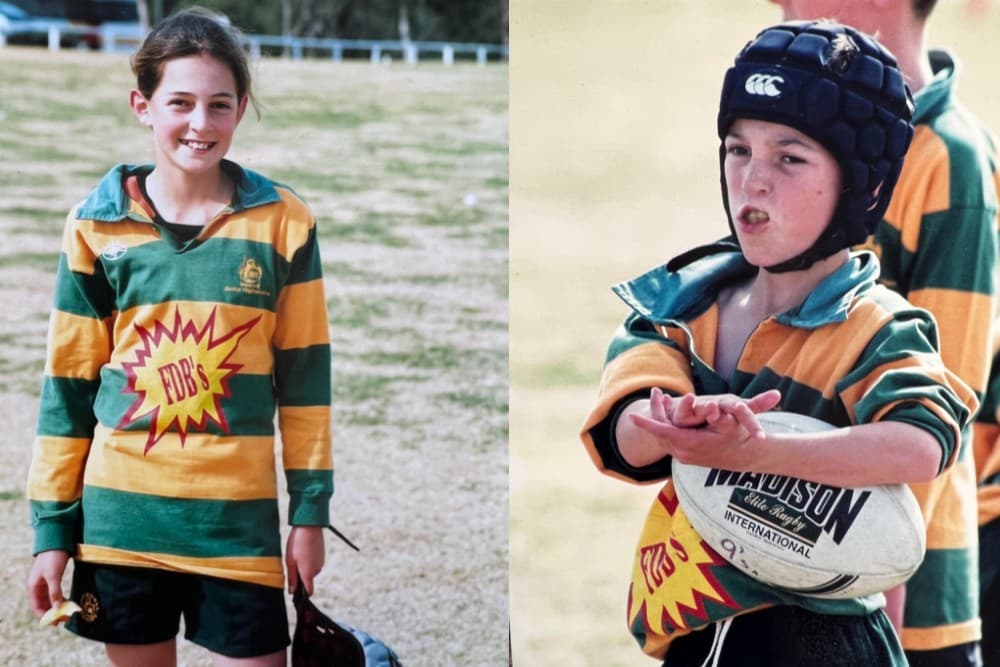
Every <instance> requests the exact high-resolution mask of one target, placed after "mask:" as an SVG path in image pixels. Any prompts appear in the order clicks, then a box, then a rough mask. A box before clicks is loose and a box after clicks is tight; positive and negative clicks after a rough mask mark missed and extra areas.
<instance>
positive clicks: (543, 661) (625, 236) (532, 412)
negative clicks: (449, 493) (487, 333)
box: [510, 0, 1000, 667]
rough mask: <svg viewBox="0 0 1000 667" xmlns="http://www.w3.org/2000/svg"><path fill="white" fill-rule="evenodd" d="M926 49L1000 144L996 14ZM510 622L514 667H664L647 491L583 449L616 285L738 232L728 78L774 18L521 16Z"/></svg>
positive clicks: (596, 9) (515, 64) (642, 6)
mask: <svg viewBox="0 0 1000 667" xmlns="http://www.w3.org/2000/svg"><path fill="white" fill-rule="evenodd" d="M939 4H940V6H939V7H938V9H937V10H936V15H935V22H934V24H933V26H932V32H931V42H932V43H933V44H934V45H943V46H948V47H950V48H954V49H955V50H956V51H957V53H958V54H959V55H960V56H961V58H962V60H963V61H964V63H965V66H966V67H965V73H964V76H963V77H962V84H961V88H960V92H961V95H962V98H963V100H964V101H965V102H966V104H968V105H969V106H970V107H971V108H973V109H975V110H976V111H977V113H978V114H979V115H980V116H981V118H983V119H984V120H986V121H988V122H989V124H990V125H991V126H992V127H993V128H995V130H997V131H1000V99H998V98H997V93H996V90H997V87H996V82H995V80H994V79H995V74H994V72H995V68H994V63H995V62H997V61H998V59H1000V45H998V43H997V41H996V39H995V35H996V34H1000V33H998V30H1000V7H997V6H996V3H994V8H993V13H992V14H990V15H989V16H988V17H987V18H985V19H980V20H975V21H973V20H970V19H969V18H967V17H966V16H964V14H963V12H962V8H963V6H964V4H965V3H964V2H962V1H961V0H950V1H949V0H943V1H942V2H941V3H939ZM511 16H512V19H511V31H512V50H511V54H512V63H511V140H512V141H511V182H512V189H511V220H512V226H511V304H512V307H511V325H510V326H511V389H510V391H511V462H510V465H511V473H510V474H511V506H510V513H511V564H510V568H511V587H510V595H511V602H510V604H511V616H512V626H513V650H514V661H515V664H516V665H518V667H563V666H566V665H572V666H573V667H577V666H594V667H619V666H630V665H636V666H640V665H652V664H654V663H653V662H652V661H650V660H649V659H648V658H646V657H644V656H643V655H642V654H641V652H640V651H639V650H638V649H637V647H636V645H635V643H634V641H633V640H632V639H631V637H630V636H629V635H628V632H627V629H626V627H625V626H626V622H625V593H626V588H627V585H628V577H629V574H630V568H631V559H632V548H633V546H634V543H635V540H636V537H637V535H638V530H639V527H640V526H641V524H642V521H643V519H644V517H645V513H646V511H647V509H648V506H649V504H650V503H651V502H652V499H653V494H654V493H655V487H633V486H630V485H627V484H623V483H621V482H616V481H613V480H611V479H610V478H604V477H602V476H601V475H599V474H598V473H597V472H596V471H595V470H594V468H593V466H592V464H591V463H590V461H589V460H588V459H587V457H586V454H585V452H584V450H583V448H582V446H581V445H580V443H579V440H578V437H577V430H578V428H579V426H580V424H581V423H582V421H583V418H584V416H585V414H586V412H587V410H588V409H589V408H590V406H591V403H592V400H593V397H594V395H595V392H596V387H597V380H598V378H599V375H600V368H601V363H602V361H603V358H604V352H605V346H606V344H607V341H608V339H609V337H610V335H611V333H612V331H613V329H614V327H615V326H617V324H618V323H619V322H620V321H621V319H622V318H623V317H624V315H625V306H624V304H622V303H621V302H619V301H618V300H617V299H616V298H615V297H614V296H613V295H612V294H611V292H610V290H609V289H608V286H609V285H610V284H612V283H614V282H617V281H619V280H622V279H624V278H628V277H631V276H633V275H636V274H638V273H639V272H641V271H643V270H645V269H647V268H651V267H652V266H654V265H657V264H660V263H662V262H663V261H665V260H666V259H667V258H669V257H671V256H672V255H674V254H676V253H677V252H678V251H680V250H683V249H685V248H687V247H690V246H691V245H693V244H696V243H699V242H703V241H708V240H712V239H714V238H717V237H719V236H721V235H723V234H724V233H725V232H726V223H725V218H724V213H723V211H722V207H721V204H720V198H719V185H718V162H717V153H716V146H717V139H716V136H715V127H714V123H715V114H716V111H717V105H718V91H719V86H720V84H721V77H722V72H723V71H724V69H725V68H726V67H727V66H728V65H729V64H730V63H731V62H732V57H733V56H734V55H735V54H736V52H737V50H738V49H739V47H740V46H742V44H743V43H744V42H745V41H746V40H748V39H749V38H751V37H752V36H753V34H754V33H755V32H756V31H757V30H759V29H761V28H763V27H765V26H767V25H770V24H772V23H775V22H777V21H779V20H780V11H779V9H778V8H777V7H776V6H775V5H773V4H770V3H768V2H765V1H764V0H756V1H755V2H731V1H728V0H672V1H671V2H656V1H653V0H635V1H632V2H625V3H622V2H615V3H610V2H601V1H599V0H579V1H577V2H573V3H547V2H530V1H529V0H514V2H512V7H511Z"/></svg>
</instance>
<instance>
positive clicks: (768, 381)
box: [733, 366, 850, 426]
mask: <svg viewBox="0 0 1000 667" xmlns="http://www.w3.org/2000/svg"><path fill="white" fill-rule="evenodd" d="M768 389H778V390H779V391H780V392H781V409H782V410H784V411H786V412H794V413H796V414H800V415H806V416H809V417H815V418H816V419H822V420H823V421H825V422H828V423H830V424H835V425H843V426H847V425H849V424H850V418H849V417H848V415H847V412H846V411H845V410H844V406H843V405H842V404H841V402H840V400H839V398H838V399H833V400H828V399H826V398H824V397H823V391H822V390H821V389H818V388H816V387H811V386H809V385H808V384H805V383H802V382H798V381H796V380H794V379H792V378H790V377H785V376H782V375H780V374H778V373H776V372H775V371H774V370H773V369H771V368H770V367H766V366H765V367H764V368H763V369H761V371H760V372H759V373H757V375H751V374H749V373H745V372H743V371H737V372H736V373H735V374H734V376H733V390H734V393H736V394H738V395H740V396H745V397H750V396H754V395H756V394H759V393H760V392H762V391H767V390H768Z"/></svg>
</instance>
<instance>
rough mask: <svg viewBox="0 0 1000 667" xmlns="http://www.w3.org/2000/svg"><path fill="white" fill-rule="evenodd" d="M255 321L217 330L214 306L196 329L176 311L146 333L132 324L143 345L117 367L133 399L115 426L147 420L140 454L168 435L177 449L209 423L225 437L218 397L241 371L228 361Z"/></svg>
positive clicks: (225, 393) (226, 428)
mask: <svg viewBox="0 0 1000 667" xmlns="http://www.w3.org/2000/svg"><path fill="white" fill-rule="evenodd" d="M259 321H260V317H259V316H258V317H255V318H254V319H252V320H250V321H248V322H245V323H244V324H241V325H239V326H237V327H235V328H233V329H231V330H230V331H225V332H216V310H215V309H214V308H213V309H212V312H211V314H210V315H209V316H208V319H207V321H206V322H205V323H204V325H202V326H201V327H200V328H199V326H198V325H197V324H196V323H195V321H194V320H193V319H185V318H183V317H182V316H181V314H180V311H179V309H175V310H174V318H173V322H172V323H165V322H161V321H159V320H157V321H156V322H154V323H153V326H152V327H151V328H149V329H147V328H145V327H142V326H139V325H135V330H136V332H137V333H138V334H139V338H140V340H141V342H142V345H141V346H137V349H136V352H135V360H134V361H130V362H125V363H123V364H122V368H123V369H124V371H125V376H126V378H127V380H128V384H127V385H126V387H125V388H124V389H123V390H122V392H123V393H126V394H134V395H135V400H134V402H133V403H132V406H131V407H130V408H129V410H128V412H126V413H125V416H124V417H122V420H121V422H120V423H119V425H118V428H125V427H127V426H129V425H132V424H135V423H136V422H138V421H139V420H141V419H144V418H146V417H149V419H150V423H149V437H148V438H147V439H146V448H145V450H144V452H143V453H144V454H146V453H149V450H150V449H152V448H153V446H154V445H155V444H156V443H157V442H159V441H160V439H161V438H162V437H163V435H164V434H165V433H167V432H168V431H175V432H177V433H178V434H179V435H180V441H181V446H182V447H183V446H184V440H185V437H186V436H187V434H188V432H190V431H191V430H196V431H205V430H206V429H207V427H208V425H209V422H211V423H213V424H215V425H216V426H217V427H219V428H220V429H222V431H223V432H225V433H229V424H228V422H227V421H226V414H225V412H224V411H223V409H222V399H224V398H229V396H230V395H231V392H230V386H229V381H230V379H231V378H232V376H233V375H235V374H236V373H237V372H239V370H240V368H242V365H241V364H236V363H233V362H231V361H230V358H231V357H232V356H233V354H234V353H235V352H236V350H237V348H238V347H239V345H240V341H242V340H243V337H244V336H246V335H247V334H248V333H249V332H250V331H251V330H252V329H253V328H254V326H256V324H257V322H259Z"/></svg>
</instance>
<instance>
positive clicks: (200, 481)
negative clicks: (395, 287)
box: [28, 162, 333, 587]
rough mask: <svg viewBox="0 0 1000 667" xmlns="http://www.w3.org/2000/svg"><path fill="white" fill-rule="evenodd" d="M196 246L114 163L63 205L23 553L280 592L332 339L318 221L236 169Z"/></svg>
mask: <svg viewBox="0 0 1000 667" xmlns="http://www.w3.org/2000/svg"><path fill="white" fill-rule="evenodd" d="M223 168H224V169H225V170H226V172H227V174H228V175H229V176H230V177H231V178H232V179H233V181H234V182H235V184H236V190H235V194H234V196H233V200H232V202H231V203H230V205H229V206H228V207H226V208H225V209H224V210H222V211H221V212H220V213H219V214H218V215H217V216H216V217H215V218H214V219H213V220H212V221H211V222H209V223H208V224H207V225H206V226H205V227H204V229H203V230H202V231H201V232H200V233H199V234H198V235H197V236H196V237H194V238H192V239H190V240H188V241H183V240H180V239H178V238H177V237H174V236H172V235H170V234H168V233H165V232H164V231H163V229H162V227H160V226H159V225H156V224H154V223H153V220H152V211H153V209H152V207H151V206H150V205H149V204H148V203H147V202H146V201H145V200H144V198H143V196H142V193H141V190H140V188H139V187H138V183H137V178H136V176H137V175H139V174H145V173H148V172H149V171H150V170H151V169H152V167H151V166H142V167H139V166H128V165H119V166H117V167H115V168H114V169H112V170H111V171H110V172H109V173H108V174H107V175H106V176H105V177H104V179H103V180H102V181H101V182H100V184H99V185H98V187H97V188H96V189H95V190H94V191H93V192H92V193H91V194H90V195H89V196H88V198H87V199H86V200H85V201H84V202H82V203H81V204H80V205H78V206H77V207H76V208H75V209H74V211H73V212H72V213H71V214H70V216H69V219H68V221H67V225H66V230H65V234H64V236H63V241H62V252H61V255H60V261H59V267H58V271H57V276H56V286H55V306H54V309H53V311H52V315H51V319H50V325H49V340H48V352H47V360H46V366H45V376H44V382H43V387H42V396H41V404H40V411H39V420H38V429H37V438H36V440H35V444H34V451H33V458H32V463H31V468H30V473H29V480H28V499H29V504H30V509H31V516H32V524H33V526H34V528H35V546H34V551H35V553H37V552H40V551H44V550H49V549H63V550H66V551H69V552H71V553H72V554H74V556H75V557H76V558H78V559H81V560H86V561H94V562H101V563H113V564H121V565H135V566H145V567H154V568H162V569H168V570H176V571H186V572H192V573H200V574H205V575H211V576H217V577H224V578H230V579H238V580H243V581H249V582H255V583H259V584H263V585H267V586H274V587H281V586H282V585H283V581H284V579H283V570H282V559H281V540H280V517H279V507H278V500H277V499H278V489H279V484H278V478H277V465H276V458H277V456H276V452H275V421H276V420H275V416H277V427H278V431H279V432H280V439H281V463H282V468H283V471H284V481H285V487H286V488H287V492H288V496H289V507H288V509H287V512H288V515H287V519H288V522H289V523H290V524H292V525H319V526H321V525H326V523H327V522H328V520H329V516H328V514H329V501H330V498H331V495H332V493H333V460H332V449H331V428H330V401H331V385H330V338H329V329H328V320H327V311H326V299H325V296H324V288H323V280H322V275H321V264H320V257H319V249H318V244H317V240H316V226H315V223H314V220H313V218H312V215H311V213H310V212H309V210H308V208H307V207H306V205H305V204H304V203H303V202H302V201H301V200H300V199H299V198H298V197H297V196H296V195H295V194H294V193H293V192H292V191H291V190H289V189H287V188H285V187H282V186H280V185H277V184H274V183H272V182H271V181H269V180H268V179H266V178H264V177H263V176H260V175H259V174H255V173H253V172H251V171H248V170H244V169H242V168H240V167H239V166H237V165H236V164H234V163H231V162H223Z"/></svg>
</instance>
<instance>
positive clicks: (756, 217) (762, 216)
mask: <svg viewBox="0 0 1000 667" xmlns="http://www.w3.org/2000/svg"><path fill="white" fill-rule="evenodd" d="M764 220H767V213H764V212H763V211H750V212H749V213H747V222H750V223H754V222H763V221H764Z"/></svg>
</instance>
